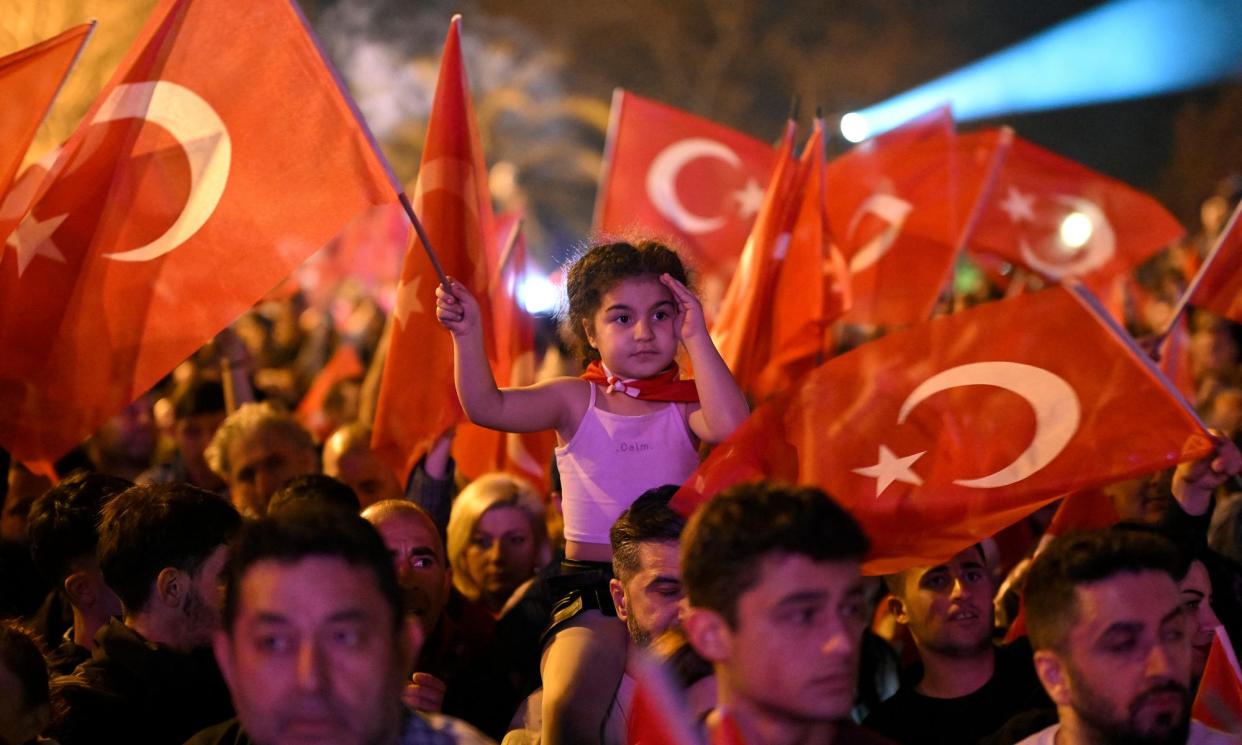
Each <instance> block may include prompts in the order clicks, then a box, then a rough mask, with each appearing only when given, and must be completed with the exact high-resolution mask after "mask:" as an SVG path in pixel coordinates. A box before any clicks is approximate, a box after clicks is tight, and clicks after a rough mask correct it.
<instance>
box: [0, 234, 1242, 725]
mask: <svg viewBox="0 0 1242 745" xmlns="http://www.w3.org/2000/svg"><path fill="white" fill-rule="evenodd" d="M1165 261H1168V259H1167V258H1166V259H1165ZM1152 271H1153V273H1154V274H1155V275H1157V276H1160V272H1161V271H1162V270H1161V269H1160V268H1159V267H1158V268H1157V269H1155V270H1152ZM689 284H690V283H689V276H688V272H687V271H686V269H685V267H684V265H683V264H682V262H681V261H680V259H679V258H678V256H677V254H676V253H675V252H674V251H672V250H670V249H668V248H666V247H665V246H663V245H661V244H659V243H656V242H651V241H638V242H632V243H631V242H617V243H607V242H605V243H600V244H596V245H594V246H592V247H590V248H589V249H588V250H587V251H586V252H585V253H584V254H583V255H582V257H581V258H579V259H578V260H577V262H576V263H575V264H574V265H573V267H571V269H570V271H569V273H568V277H567V297H568V312H567V313H566V314H565V319H564V326H565V334H564V336H565V343H564V345H563V346H561V345H558V344H556V343H555V342H553V343H551V344H549V350H548V352H547V354H546V355H545V357H546V359H545V364H544V367H545V370H552V371H556V372H560V371H575V372H576V370H575V368H574V367H573V364H572V363H570V362H567V361H566V360H567V359H568V358H569V357H570V356H572V355H576V356H577V357H578V358H580V359H581V361H582V363H583V366H584V367H586V370H587V371H586V373H585V374H583V375H582V376H578V375H576V374H574V373H573V372H571V373H570V374H568V375H564V374H561V375H557V374H555V372H553V373H551V374H548V375H546V376H545V379H544V380H543V381H542V382H540V383H538V384H536V385H535V386H533V387H529V388H520V389H499V388H497V386H496V384H495V382H494V380H493V377H492V375H491V371H490V369H489V367H488V362H487V356H486V354H485V352H484V349H483V346H482V345H483V341H482V339H483V333H482V322H481V319H480V313H479V309H478V305H477V304H476V303H475V302H474V299H473V298H472V297H470V295H469V293H468V292H467V291H466V290H465V289H464V288H463V287H462V286H461V285H460V284H457V283H455V282H451V283H449V284H447V285H445V286H442V287H440V288H439V289H438V290H437V298H438V305H437V309H436V310H437V316H438V318H439V319H440V321H441V323H442V324H443V325H444V326H445V327H446V329H447V331H446V333H451V334H452V335H453V340H454V349H455V364H456V371H457V389H458V395H459V397H460V401H461V404H462V408H463V411H464V412H465V415H466V416H467V417H469V418H470V420H472V421H473V422H475V423H477V424H481V425H483V426H486V427H491V428H495V429H501V430H507V431H518V432H524V431H532V430H541V429H551V430H554V431H555V432H556V433H557V437H558V445H557V448H556V451H555V457H554V460H553V462H552V463H551V479H550V484H551V488H550V489H549V490H547V491H545V492H541V490H540V489H538V488H537V487H535V486H534V485H532V484H530V483H528V482H527V481H526V480H524V479H522V478H520V477H517V476H514V475H511V474H507V473H490V474H478V475H475V478H473V479H470V480H468V481H467V479H465V477H464V475H463V474H461V473H458V472H457V467H456V463H455V461H454V459H453V457H452V451H453V447H454V441H453V433H452V431H450V432H448V433H446V434H445V435H444V436H442V437H441V438H440V439H439V440H437V441H436V442H435V443H434V444H432V446H431V447H430V448H429V449H428V451H427V452H426V454H425V455H424V456H423V457H422V459H421V460H420V461H419V462H418V464H417V465H416V466H415V467H414V468H413V469H412V470H411V472H409V473H405V474H395V473H394V472H393V471H392V469H391V468H390V467H389V466H388V465H387V464H386V463H385V462H384V461H383V460H381V459H380V458H379V457H378V456H377V455H376V453H375V452H373V451H372V450H371V434H372V433H371V421H372V419H373V416H374V409H375V398H376V396H377V395H378V393H377V391H378V370H380V369H382V367H383V364H382V362H383V360H382V354H383V343H382V339H383V313H382V311H381V310H380V309H379V307H378V306H377V305H376V304H375V303H374V302H373V301H372V300H370V299H368V298H367V297H366V296H364V295H362V294H352V295H351V294H348V293H346V294H345V295H343V296H338V297H337V298H335V300H334V301H333V304H332V306H331V307H328V306H323V307H312V306H307V305H306V303H305V300H304V299H303V297H302V296H300V295H297V294H294V295H291V296H286V297H282V298H278V299H273V300H270V301H268V302H266V303H264V304H263V305H261V306H260V307H259V308H257V309H256V310H255V311H253V312H251V313H250V314H248V315H247V316H246V317H244V318H243V319H241V320H240V321H239V322H238V323H237V324H235V326H234V327H233V329H232V330H230V331H229V332H226V333H225V334H222V335H221V337H220V338H218V339H217V340H216V341H215V342H214V343H213V344H211V345H209V346H208V347H206V348H204V349H203V350H202V351H201V352H200V353H199V354H197V355H195V357H194V358H192V359H190V360H188V361H186V362H185V363H184V364H183V365H182V366H181V367H179V368H178V369H177V370H175V371H174V372H173V373H172V374H170V375H169V376H168V379H167V380H166V381H165V382H164V383H163V384H162V385H160V386H158V387H157V388H156V389H154V390H153V391H152V392H150V393H149V394H147V395H146V396H143V397H142V398H140V399H139V400H137V401H135V402H134V403H133V404H131V405H130V406H129V407H128V408H127V409H126V411H124V412H122V413H121V414H119V415H117V416H116V417H114V418H113V419H112V421H110V422H109V423H108V425H107V426H105V427H104V428H103V429H102V430H101V431H100V432H99V433H97V434H96V435H94V436H93V437H92V438H90V439H89V440H88V441H87V442H86V443H84V444H83V445H82V446H81V447H80V448H78V449H77V450H75V451H74V452H72V453H70V454H69V455H67V456H65V458H63V459H62V460H61V461H60V462H58V463H57V464H56V466H55V468H56V471H57V475H58V476H59V478H58V479H57V480H56V481H54V482H53V480H51V479H50V478H49V476H50V474H43V473H36V472H32V471H31V470H28V469H27V468H26V467H25V466H24V465H23V464H21V463H17V462H12V463H6V464H5V465H6V467H7V471H8V480H7V485H6V488H5V491H4V499H3V512H2V520H0V537H2V539H3V545H2V549H0V616H3V617H4V618H5V619H6V620H4V621H3V622H2V623H0V745H25V744H26V743H37V742H45V741H55V742H58V743H62V744H63V745H75V744H76V743H113V742H116V743H170V744H180V743H186V742H190V743H196V744H198V745H204V744H208V743H251V742H253V743H259V744H260V745H274V744H276V743H311V742H316V743H359V744H362V743H376V744H383V745H395V744H396V743H485V742H499V741H503V742H506V743H534V742H539V743H544V744H546V745H556V744H558V743H625V742H633V741H641V742H657V741H673V740H668V739H665V740H661V739H659V738H661V737H669V738H671V737H673V735H671V734H667V733H665V734H661V730H660V728H661V727H663V726H665V725H663V724H661V723H660V722H659V721H658V717H657V718H656V719H655V720H653V719H652V718H651V717H650V716H641V717H640V716H637V714H638V712H639V710H640V709H643V708H644V707H641V706H639V705H638V701H639V699H640V697H643V696H647V697H649V696H651V695H652V694H651V692H650V690H649V688H648V687H649V686H651V685H652V682H651V680H650V678H651V671H652V670H656V671H658V672H660V673H662V674H663V675H664V676H666V678H667V681H671V685H672V688H673V689H677V690H678V691H679V693H677V694H676V695H675V696H674V697H673V698H675V699H677V704H676V706H675V707H672V708H673V710H675V711H676V712H678V713H679V715H680V716H681V717H682V718H683V719H684V723H685V724H687V725H688V726H689V728H690V731H691V732H692V733H693V735H695V736H697V737H699V738H701V739H702V741H703V742H707V741H712V742H727V743H748V744H750V745H766V744H769V743H770V744H772V745H783V744H790V745H792V744H794V743H809V744H812V745H814V744H817V743H823V744H825V745H829V744H831V745H844V744H846V743H877V744H881V743H899V744H901V745H921V744H923V743H929V744H930V743H966V744H970V743H987V744H989V745H1004V744H1006V743H1008V744H1010V745H1012V744H1018V743H1020V744H1021V745H1044V744H1051V743H1057V744H1059V745H1072V744H1074V745H1076V744H1079V743H1083V744H1085V743H1148V744H1150V745H1174V744H1177V745H1180V744H1181V743H1195V744H1196V745H1206V744H1208V743H1234V742H1242V737H1239V735H1238V734H1229V733H1225V732H1221V731H1218V730H1213V729H1211V728H1209V727H1207V726H1205V725H1203V724H1202V723H1200V722H1197V721H1192V720H1191V717H1190V712H1191V708H1190V706H1191V701H1192V699H1193V696H1194V692H1195V690H1196V687H1197V686H1198V684H1199V681H1200V679H1201V677H1202V675H1203V672H1204V668H1205V665H1206V662H1207V658H1208V651H1209V649H1210V648H1211V646H1212V643H1213V639H1214V638H1215V636H1216V628H1217V627H1218V626H1221V625H1222V624H1223V626H1224V628H1225V629H1226V630H1228V631H1230V632H1235V633H1233V634H1232V636H1233V638H1234V643H1235V644H1236V643H1237V642H1238V641H1240V640H1242V564H1240V563H1239V562H1240V561H1242V533H1240V530H1242V498H1239V497H1237V496H1235V495H1233V494H1232V493H1231V490H1230V486H1231V484H1232V477H1234V476H1236V475H1237V474H1238V473H1239V472H1240V471H1242V455H1239V452H1238V449H1237V447H1236V446H1235V445H1234V444H1233V441H1232V440H1233V438H1235V437H1237V436H1238V434H1239V427H1240V425H1242V376H1240V375H1239V371H1242V366H1240V363H1239V339H1242V336H1240V335H1239V334H1238V333H1237V331H1236V328H1235V327H1234V326H1232V325H1230V324H1228V323H1227V322H1224V321H1221V320H1219V319H1214V318H1210V317H1208V316H1206V315H1200V316H1198V317H1197V318H1196V323H1195V326H1194V330H1193V336H1192V344H1191V353H1192V356H1191V359H1192V361H1193V363H1194V372H1195V380H1196V385H1197V388H1198V391H1199V395H1198V404H1199V406H1200V409H1201V411H1202V413H1203V416H1204V418H1205V420H1207V421H1208V423H1209V424H1210V425H1211V426H1213V427H1214V428H1216V429H1217V430H1219V432H1220V433H1221V434H1220V436H1219V438H1218V444H1217V449H1216V451H1215V452H1213V453H1212V454H1211V455H1210V456H1209V457H1207V458H1205V459H1203V460H1202V461H1197V462H1192V463H1185V464H1182V465H1181V466H1179V467H1178V468H1177V469H1175V470H1174V471H1171V472H1169V473H1164V474H1155V475H1153V476H1151V477H1148V478H1143V479H1137V480H1134V481H1131V482H1125V483H1122V484H1116V485H1113V486H1111V487H1108V488H1107V489H1106V490H1105V492H1106V494H1107V496H1108V499H1109V501H1110V502H1111V504H1112V506H1113V508H1114V509H1115V510H1116V513H1117V516H1118V518H1119V522H1118V523H1117V524H1116V525H1114V526H1112V527H1108V528H1100V529H1096V530H1093V531H1086V532H1071V533H1067V534H1065V535H1060V536H1056V537H1052V536H1051V535H1044V530H1045V529H1046V527H1047V524H1048V520H1049V518H1050V516H1051V511H1052V510H1054V509H1055V507H1056V505H1055V504H1054V505H1051V506H1050V507H1048V508H1045V509H1043V510H1040V511H1039V512H1036V513H1034V514H1033V515H1031V516H1030V517H1028V518H1026V519H1024V520H1023V521H1021V522H1020V523H1018V524H1016V525H1014V526H1012V527H1011V528H1008V529H1006V530H1005V531H1003V532H1002V533H1001V534H997V535H996V536H991V537H987V538H985V539H983V540H981V541H980V542H979V543H977V544H975V545H973V546H970V547H969V548H966V549H965V550H963V551H961V552H960V553H958V554H957V555H955V556H952V557H948V558H947V559H946V560H945V561H944V562H943V563H939V564H936V565H933V566H919V567H908V568H906V569H904V570H902V571H900V572H897V573H895V574H891V575H888V576H885V577H882V578H879V577H866V576H863V575H862V574H861V572H860V568H861V566H862V562H863V559H864V557H865V556H866V555H867V551H868V547H869V545H870V543H871V541H872V540H873V539H874V537H869V536H867V535H865V533H864V531H863V530H862V528H861V527H860V525H859V523H858V522H857V521H856V520H855V519H854V518H853V517H852V516H851V515H850V513H849V512H848V511H847V510H846V509H844V508H843V507H842V506H840V505H839V504H838V503H837V502H836V501H835V500H834V499H833V497H832V496H831V495H829V494H826V493H824V492H823V491H820V490H819V489H817V488H814V487H811V486H805V485H788V484H778V483H770V482H753V483H746V484H740V485H736V486H734V487H731V488H729V489H727V490H725V491H723V492H721V493H720V494H718V495H716V496H714V497H713V498H712V499H711V500H709V501H708V502H707V503H706V504H705V505H704V506H702V507H701V508H700V509H699V510H697V511H696V512H695V513H694V514H693V515H691V516H690V517H689V518H688V519H687V518H686V517H685V516H683V515H681V514H679V513H678V512H676V511H674V510H673V509H672V508H671V507H670V500H671V498H672V497H673V495H674V493H675V492H676V490H677V488H678V485H679V484H681V483H682V482H683V481H684V480H685V479H686V477H687V476H688V475H689V474H690V472H691V471H692V470H693V469H694V467H695V466H697V464H698V463H699V462H700V456H701V453H702V451H703V450H704V449H705V448H706V447H710V445H711V444H713V443H717V442H720V441H722V440H724V439H725V438H727V437H728V436H729V434H730V433H731V432H732V431H733V430H734V429H735V428H736V427H737V426H739V424H740V423H741V422H742V421H743V420H744V419H745V418H746V416H747V414H748V412H749V408H748V403H747V401H746V399H745V397H744V396H743V395H742V392H741V391H740V390H739V389H738V387H737V385H736V383H735V382H734V381H733V378H732V376H731V375H730V374H729V371H728V368H727V367H726V366H725V365H724V363H723V361H722V360H721V359H720V356H719V354H718V353H717V352H716V350H715V347H714V346H713V345H712V342H711V338H710V336H709V335H708V333H707V327H706V321H705V319H704V318H703V312H702V309H701V307H700V306H699V304H698V301H697V300H696V298H695V296H694V294H693V293H692V292H691V290H690V289H688V286H689ZM344 298H349V299H348V300H346V299H344ZM1148 320H1150V319H1148ZM346 345H347V346H350V347H352V348H353V349H354V350H355V351H356V352H357V353H358V355H359V357H360V358H361V359H362V360H363V361H364V363H366V364H368V365H369V366H370V370H371V371H370V372H368V373H367V374H366V375H365V376H357V377H353V378H346V379H343V380H340V381H337V382H336V383H335V384H334V385H333V386H332V387H331V389H330V390H329V391H328V393H327V395H326V396H325V398H324V400H323V402H322V404H321V406H320V410H318V411H314V412H311V414H313V416H308V415H307V412H305V411H304V410H303V409H299V408H298V404H299V402H300V400H301V397H302V395H303V394H304V393H305V390H306V388H307V385H308V383H309V380H310V378H311V377H312V376H313V375H314V373H315V372H316V371H317V370H318V369H319V368H321V367H322V366H323V364H324V362H325V361H326V359H327V358H328V357H329V356H330V354H331V353H332V352H333V350H334V349H335V348H338V347H341V346H346ZM679 353H682V354H684V355H685V359H688V361H689V362H690V363H691V366H692V367H693V371H694V377H693V380H687V379H682V378H681V376H680V374H679V372H678V370H677V367H676V363H675V362H674V359H675V357H676V356H677V355H678V354H679ZM577 369H581V368H577ZM417 378H418V375H417V371H410V385H417V384H418V380H417ZM295 410H296V411H298V414H296V415H295V414H294V413H292V412H294V411H295ZM1002 640H1005V641H1003V642H1002ZM653 662H654V664H652V663H653ZM649 708H650V707H647V709H649ZM669 726H671V725H669ZM670 731H671V730H670Z"/></svg>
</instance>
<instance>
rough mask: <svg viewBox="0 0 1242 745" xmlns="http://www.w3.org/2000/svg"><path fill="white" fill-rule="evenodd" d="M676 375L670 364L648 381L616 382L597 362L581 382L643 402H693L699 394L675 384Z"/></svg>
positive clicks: (685, 385) (683, 384) (679, 382)
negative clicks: (593, 384)
mask: <svg viewBox="0 0 1242 745" xmlns="http://www.w3.org/2000/svg"><path fill="white" fill-rule="evenodd" d="M677 375H678V368H677V363H676V362H674V363H672V364H671V365H669V366H668V368H667V369H665V370H664V372H662V373H659V374H658V375H654V376H652V377H650V378H618V377H617V376H616V375H613V374H612V371H611V370H609V369H608V368H606V367H604V365H603V363H601V362H599V361H598V360H597V361H595V362H592V363H591V364H590V366H589V367H587V369H586V372H584V373H582V379H583V380H586V381H588V382H591V383H598V384H599V385H602V386H605V390H606V391H607V392H608V393H618V392H620V393H624V394H625V395H627V396H632V397H633V398H637V399H641V400H643V401H676V402H679V403H695V402H697V401H698V400H699V391H698V389H697V388H695V386H694V381H693V380H679V379H678V378H677Z"/></svg>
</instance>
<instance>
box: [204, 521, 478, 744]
mask: <svg viewBox="0 0 1242 745" xmlns="http://www.w3.org/2000/svg"><path fill="white" fill-rule="evenodd" d="M401 594H402V593H401V589H400V587H399V585H398V580H397V576H396V573H395V572H394V571H393V565H392V559H391V557H390V552H389V550H388V548H387V547H386V546H385V545H384V542H383V540H382V539H381V538H380V536H379V535H378V534H377V532H376V531H375V530H374V529H373V528H372V527H371V525H369V524H368V523H367V522H366V521H365V520H363V519H362V518H360V517H357V516H354V515H348V514H345V513H343V512H341V511H339V510H332V509H324V508H322V507H315V506H298V507H292V508H290V509H288V510H284V511H282V512H280V514H278V515H276V516H274V517H268V518H266V519H262V520H258V521H255V522H253V523H250V524H247V525H246V526H245V527H244V528H243V529H242V532H241V535H240V536H239V537H238V539H237V541H236V542H235V544H234V546H233V547H232V550H231V552H230V555H229V561H228V567H227V569H226V571H225V588H224V608H223V610H224V613H223V615H224V624H223V628H222V629H221V630H219V631H218V632H217V633H216V634H215V638H214V640H213V644H214V649H215V654H216V659H217V660H218V661H219V663H220V669H221V670H222V671H223V673H224V676H225V678H226V679H227V680H228V685H229V689H230V690H231V691H232V694H233V702H234V704H235V705H236V707H237V716H238V720H239V721H238V722H234V723H227V724H225V725H221V726H219V727H213V728H211V729H209V730H205V731H203V732H201V733H199V734H198V735H197V736H195V738H194V739H193V740H192V741H191V742H193V743H205V742H213V743H223V742H234V743H235V742H253V743H256V744H257V745H283V744H284V743H304V744H305V743H324V744H325V745H326V744H328V743H331V744H332V745H398V744H399V743H402V744H404V743H428V744H429V745H454V744H460V745H476V744H479V745H481V744H482V743H487V742H489V741H488V740H487V739H486V738H485V737H483V736H482V735H480V734H479V733H478V732H477V731H475V730H474V729H472V728H471V727H469V726H468V725H466V724H464V723H462V722H460V721H458V720H455V719H452V718H450V717H446V716H443V715H437V714H424V713H414V712H410V711H408V710H407V709H406V708H405V707H404V706H403V705H402V702H401V696H402V691H403V690H404V688H405V681H406V676H407V674H408V671H409V669H410V668H411V666H412V664H413V661H414V659H415V657H416V656H417V654H418V650H419V646H420V644H421V642H422V639H423V631H422V626H421V625H420V624H419V623H418V622H417V620H416V619H414V618H412V617H410V616H409V615H408V614H407V613H406V612H405V611H404V609H403V607H402V602H401Z"/></svg>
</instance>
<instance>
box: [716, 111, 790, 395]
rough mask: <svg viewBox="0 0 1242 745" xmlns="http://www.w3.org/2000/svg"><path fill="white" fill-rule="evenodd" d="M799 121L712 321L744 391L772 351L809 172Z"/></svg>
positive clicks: (748, 389)
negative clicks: (798, 141) (798, 149)
mask: <svg viewBox="0 0 1242 745" xmlns="http://www.w3.org/2000/svg"><path fill="white" fill-rule="evenodd" d="M793 138H794V123H793V122H792V121H791V122H789V123H788V124H787V125H786V127H785V138H784V140H783V141H782V143H781V148H780V153H779V157H778V158H777V161H776V167H775V168H774V169H773V171H772V177H771V179H770V180H769V181H768V186H767V190H766V191H765V192H764V196H763V205H762V206H761V207H760V209H759V217H758V218H757V219H756V220H755V226H754V227H753V228H752V229H751V231H750V236H749V237H748V238H747V239H746V248H745V249H744V250H743V251H742V257H741V260H740V261H739V262H738V266H737V270H736V271H735V272H733V278H732V279H731V280H730V282H729V287H728V289H727V290H726V292H725V296H724V302H723V303H721V307H720V313H719V315H717V316H716V320H715V322H714V323H713V324H712V330H711V333H712V340H713V341H714V342H715V344H716V348H717V349H718V350H720V356H721V357H722V358H723V359H724V361H725V364H726V365H728V366H729V370H730V371H732V373H733V377H734V379H736V380H737V384H738V386H740V387H741V389H742V390H743V391H746V392H747V393H751V394H753V393H754V391H755V385H756V383H757V381H758V378H759V374H760V372H761V371H762V370H763V368H764V366H765V365H766V364H767V362H768V357H769V354H770V352H771V341H772V340H771V332H770V324H771V321H772V316H773V311H772V308H771V298H772V293H773V285H774V284H775V281H776V275H777V273H778V272H779V271H780V263H781V260H782V258H783V257H784V256H785V253H786V251H788V249H789V242H790V240H791V238H792V236H791V233H790V230H791V227H792V222H793V219H794V217H795V216H796V214H797V210H798V207H799V206H800V204H799V202H800V200H799V196H800V193H801V189H800V185H801V181H802V177H803V174H802V172H801V170H802V169H801V168H800V166H799V163H798V161H797V160H795V159H794V154H793Z"/></svg>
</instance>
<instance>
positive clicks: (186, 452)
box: [172, 411, 224, 473]
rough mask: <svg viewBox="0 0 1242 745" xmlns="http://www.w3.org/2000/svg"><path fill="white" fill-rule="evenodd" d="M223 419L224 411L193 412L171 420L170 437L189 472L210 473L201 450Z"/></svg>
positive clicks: (204, 447)
mask: <svg viewBox="0 0 1242 745" xmlns="http://www.w3.org/2000/svg"><path fill="white" fill-rule="evenodd" d="M223 421H224V412H223V411H220V412H216V413H212V414H193V415H191V416H187V417H183V418H181V419H178V420H176V421H175V422H173V426H172V439H173V443H174V444H175V445H176V446H177V452H179V453H181V459H182V460H183V461H184V462H185V464H186V467H187V468H188V469H189V470H190V472H191V473H204V472H206V473H210V472H211V469H210V468H208V467H207V461H206V460H204V459H203V452H204V451H205V450H206V449H207V445H208V444H209V443H210V442H211V437H212V435H214V434H215V433H216V430H217V429H219V427H220V423H221V422H223Z"/></svg>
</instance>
